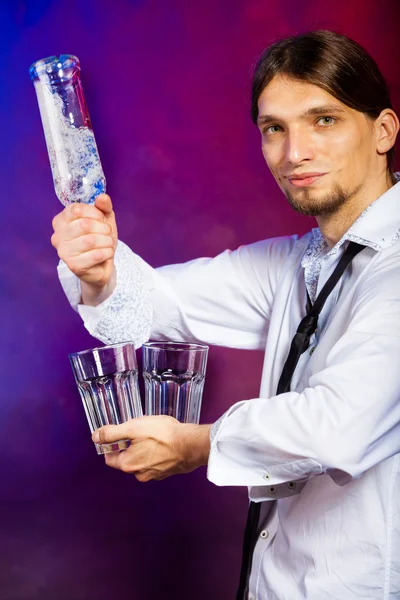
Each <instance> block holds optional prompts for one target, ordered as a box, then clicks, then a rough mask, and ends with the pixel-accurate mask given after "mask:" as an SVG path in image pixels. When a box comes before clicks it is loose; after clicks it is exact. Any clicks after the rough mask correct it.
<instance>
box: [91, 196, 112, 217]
mask: <svg viewBox="0 0 400 600" xmlns="http://www.w3.org/2000/svg"><path fill="white" fill-rule="evenodd" d="M94 205H95V207H96V208H97V209H99V210H100V211H101V212H102V213H103V214H104V215H105V216H106V217H109V216H110V215H111V214H112V212H113V205H112V202H111V198H110V196H108V194H100V195H99V196H97V198H96V201H95V203H94Z"/></svg>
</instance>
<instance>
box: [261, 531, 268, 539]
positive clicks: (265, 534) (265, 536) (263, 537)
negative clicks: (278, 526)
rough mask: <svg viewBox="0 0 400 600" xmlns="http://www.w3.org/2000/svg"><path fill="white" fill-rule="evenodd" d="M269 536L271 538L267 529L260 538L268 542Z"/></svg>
mask: <svg viewBox="0 0 400 600" xmlns="http://www.w3.org/2000/svg"><path fill="white" fill-rule="evenodd" d="M268 536H269V531H266V530H265V529H264V530H263V531H262V532H261V533H260V537H261V538H262V539H263V540H266V539H267V537H268Z"/></svg>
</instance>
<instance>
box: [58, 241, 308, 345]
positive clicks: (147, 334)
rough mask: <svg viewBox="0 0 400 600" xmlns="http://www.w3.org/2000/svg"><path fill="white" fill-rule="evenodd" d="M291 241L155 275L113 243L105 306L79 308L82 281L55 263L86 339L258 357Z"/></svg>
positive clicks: (267, 243)
mask: <svg viewBox="0 0 400 600" xmlns="http://www.w3.org/2000/svg"><path fill="white" fill-rule="evenodd" d="M295 240H296V237H295V236H293V237H292V238H275V239H270V240H264V241H262V242H257V243H255V244H251V245H248V246H242V247H240V248H238V249H237V250H235V251H230V250H226V251H225V252H223V253H221V254H220V255H218V256H217V257H215V258H200V259H196V260H193V261H190V262H188V263H184V264H177V265H170V266H166V267H161V268H159V269H153V268H152V267H151V266H150V265H148V264H147V263H146V262H145V261H144V260H142V259H141V258H140V257H139V256H137V255H136V254H134V253H133V252H132V251H131V250H130V249H129V248H128V246H126V245H125V244H123V243H122V242H118V247H117V252H116V256H115V265H116V271H117V285H116V289H115V290H114V292H113V294H112V295H111V296H110V297H109V298H108V299H107V300H106V301H105V302H103V303H102V304H100V305H98V306H96V307H91V306H84V305H82V304H80V302H81V294H80V286H79V280H78V279H77V278H76V277H75V276H74V275H73V274H72V273H71V271H69V269H68V267H67V266H66V265H65V264H64V263H60V265H59V267H58V273H59V277H60V281H61V284H62V286H63V289H64V291H65V293H66V295H67V297H68V299H69V301H70V303H71V305H72V307H73V308H74V309H75V310H77V311H78V312H79V314H80V316H81V317H82V319H83V321H84V324H85V326H86V328H87V329H88V331H89V332H90V333H91V334H92V335H93V336H94V337H97V338H98V339H100V340H101V341H103V342H105V343H116V342H120V341H126V340H131V341H133V342H134V343H135V345H136V346H137V347H139V346H140V345H141V344H143V342H145V341H146V340H147V339H149V338H151V339H154V340H158V339H160V340H161V339H169V340H177V341H196V340H197V341H203V342H206V343H209V344H216V345H220V346H227V347H235V348H245V349H263V348H264V346H265V342H266V337H267V333H268V324H269V320H270V313H271V307H272V302H273V296H274V291H275V288H276V284H277V281H278V278H279V274H280V272H281V270H282V266H283V264H284V262H285V260H286V258H287V256H288V254H289V253H290V251H291V249H292V247H293V245H294V243H295Z"/></svg>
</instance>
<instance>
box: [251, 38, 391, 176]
mask: <svg viewBox="0 0 400 600" xmlns="http://www.w3.org/2000/svg"><path fill="white" fill-rule="evenodd" d="M278 74H280V75H287V76H288V77H292V78H293V79H299V80H302V81H307V82H308V83H312V84H314V85H317V86H318V87H320V88H322V89H323V90H325V91H326V92H328V93H329V94H331V96H333V97H334V98H336V99H337V100H339V101H340V102H342V103H343V104H345V105H346V106H349V107H350V108H353V109H354V110H358V111H359V112H362V113H364V114H366V115H367V116H368V117H370V118H371V119H372V120H375V119H376V118H377V117H378V116H379V115H380V113H381V112H382V110H384V109H385V108H392V103H391V100H390V94H389V89H388V86H387V84H386V81H385V79H384V77H383V75H382V73H381V72H380V70H379V67H378V65H377V64H376V62H375V61H374V59H373V58H372V56H370V55H369V54H368V52H366V50H364V48H362V47H361V46H360V45H359V44H357V43H356V42H354V41H353V40H351V39H349V38H348V37H346V36H344V35H341V34H339V33H334V32H333V31H324V30H320V31H312V32H310V33H306V34H303V35H298V36H294V37H289V38H286V39H283V40H281V41H279V42H276V43H275V44H273V45H272V46H270V47H269V48H267V49H266V50H264V52H263V53H262V54H261V56H260V58H259V59H258V61H257V64H256V67H255V71H254V75H253V81H252V89H251V118H252V119H253V122H254V123H255V124H257V118H258V100H259V98H260V96H261V94H262V92H263V90H264V89H265V88H266V87H267V85H268V84H269V83H270V82H271V80H272V79H273V78H274V77H275V75H278ZM394 152H395V150H394V147H393V148H391V149H390V150H389V151H388V152H387V161H388V170H389V171H390V173H391V174H392V172H393V171H394V158H395V156H394Z"/></svg>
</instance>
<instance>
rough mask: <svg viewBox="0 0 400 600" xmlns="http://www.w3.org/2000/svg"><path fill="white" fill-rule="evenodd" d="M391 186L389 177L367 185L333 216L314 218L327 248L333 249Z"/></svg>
mask: <svg viewBox="0 0 400 600" xmlns="http://www.w3.org/2000/svg"><path fill="white" fill-rule="evenodd" d="M392 186H393V182H392V181H391V179H390V177H389V176H387V177H385V179H384V180H381V181H380V182H376V184H375V185H373V186H370V184H369V183H368V185H363V186H362V189H360V191H358V192H357V193H356V194H355V195H354V196H353V197H352V198H350V199H349V201H348V202H346V203H345V204H343V206H341V207H340V208H339V209H338V210H337V211H336V212H335V213H334V214H332V215H326V216H319V217H316V219H317V223H318V227H319V228H320V230H321V233H322V235H323V236H324V239H325V241H326V243H327V244H328V246H329V248H333V246H334V245H335V244H337V242H338V241H339V240H340V239H341V238H342V237H343V236H344V234H345V233H346V231H348V229H350V227H351V226H352V225H353V223H354V222H355V221H356V220H357V219H358V217H359V216H360V215H361V214H362V213H363V212H364V210H365V209H366V208H367V207H368V206H369V205H370V204H372V202H374V201H375V200H377V198H379V197H380V196H382V194H384V193H385V192H387V190H388V189H389V188H391V187H392Z"/></svg>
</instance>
